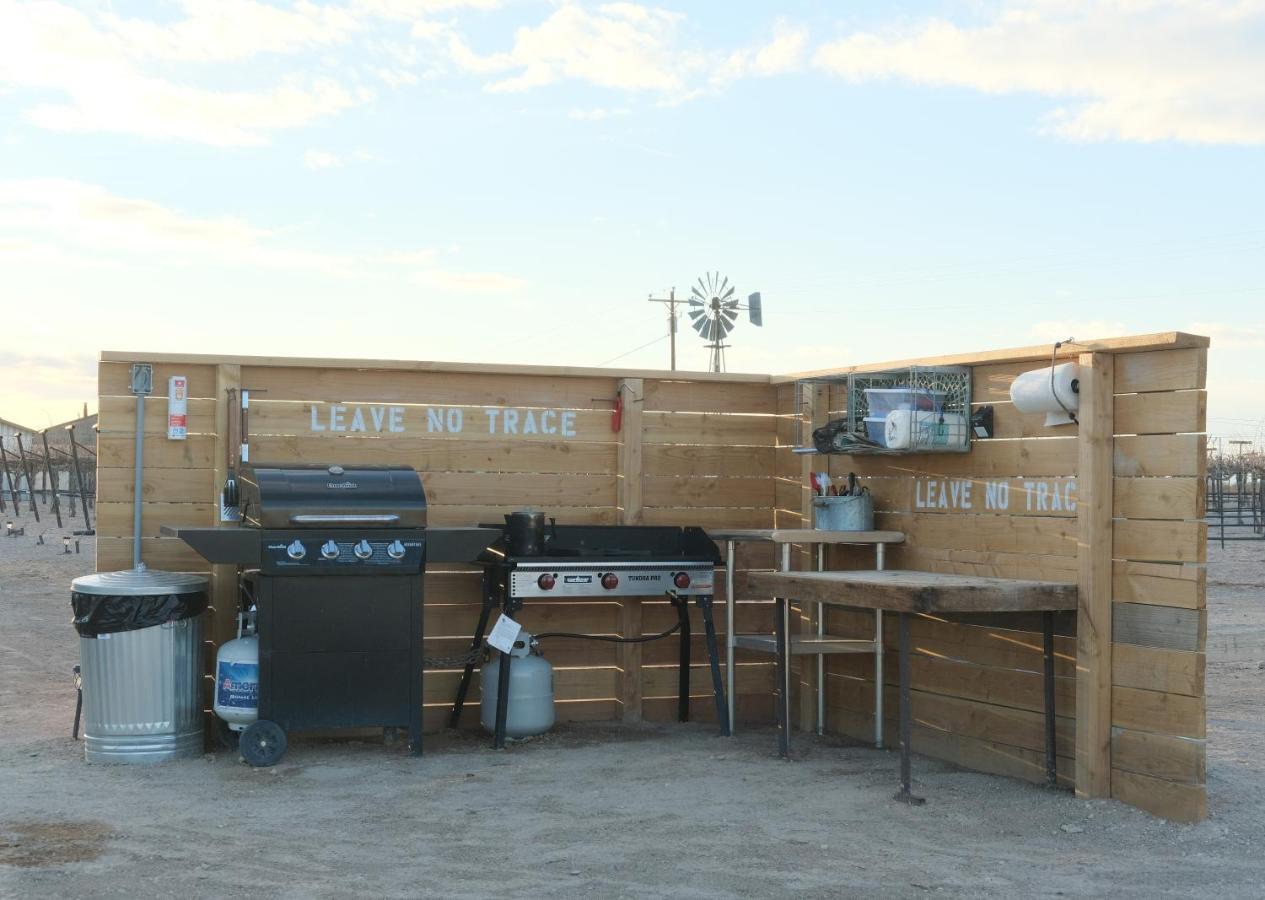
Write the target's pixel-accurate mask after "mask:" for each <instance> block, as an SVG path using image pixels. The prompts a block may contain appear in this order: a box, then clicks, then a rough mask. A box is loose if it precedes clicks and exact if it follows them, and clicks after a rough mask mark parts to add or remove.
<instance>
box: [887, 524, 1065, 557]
mask: <svg viewBox="0 0 1265 900" xmlns="http://www.w3.org/2000/svg"><path fill="white" fill-rule="evenodd" d="M967 522H969V526H967V525H966V524H965V523H967ZM874 524H875V527H877V528H881V529H885V530H888V531H900V532H904V534H905V543H906V544H907V545H909V546H910V547H913V548H919V547H923V546H926V547H934V548H938V549H953V550H978V551H986V552H989V553H1020V552H1022V553H1033V554H1039V555H1048V556H1067V557H1074V556H1076V552H1077V549H1076V548H1077V544H1076V541H1077V520H1075V519H1067V518H1057V517H1047V516H987V515H980V516H970V517H969V518H967V519H963V518H962V517H958V516H946V515H938V514H935V513H914V514H910V513H875V516H874Z"/></svg>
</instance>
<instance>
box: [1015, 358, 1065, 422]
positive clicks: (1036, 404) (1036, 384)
mask: <svg viewBox="0 0 1265 900" xmlns="http://www.w3.org/2000/svg"><path fill="white" fill-rule="evenodd" d="M1080 374H1081V367H1080V366H1079V365H1077V364H1076V363H1062V364H1061V365H1057V366H1055V367H1054V378H1053V382H1051V379H1050V368H1049V367H1048V366H1047V367H1046V368H1044V369H1033V370H1032V371H1031V372H1024V373H1023V374H1022V375H1020V376H1019V377H1018V378H1016V379H1015V380H1014V381H1012V382H1011V383H1010V399H1011V401H1012V402H1013V403H1014V404H1015V409H1017V410H1019V412H1021V413H1046V417H1045V424H1046V425H1047V426H1053V425H1067V424H1069V423H1071V422H1072V421H1073V419H1072V417H1071V416H1070V415H1068V414H1067V412H1065V408H1066V409H1067V410H1071V411H1072V412H1076V411H1077V410H1078V409H1079V408H1080V394H1079V393H1077V388H1078V386H1079V383H1080ZM1060 400H1061V401H1063V402H1062V405H1060V404H1059V401H1060Z"/></svg>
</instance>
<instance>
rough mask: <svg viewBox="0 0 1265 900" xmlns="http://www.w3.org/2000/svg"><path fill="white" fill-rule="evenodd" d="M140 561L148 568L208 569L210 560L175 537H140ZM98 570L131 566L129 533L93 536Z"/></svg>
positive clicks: (104, 570) (184, 570)
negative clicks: (116, 535)
mask: <svg viewBox="0 0 1265 900" xmlns="http://www.w3.org/2000/svg"><path fill="white" fill-rule="evenodd" d="M141 562H143V563H145V565H147V566H149V567H150V568H151V569H167V570H169V571H173V572H209V571H210V570H211V566H210V563H208V562H207V561H206V560H204V559H203V558H202V557H200V556H198V554H197V553H195V552H194V551H193V548H191V547H190V546H189V545H188V544H186V543H185V542H184V541H182V540H179V539H177V538H141ZM96 566H97V571H98V572H108V571H113V570H116V569H130V568H132V539H131V537H110V536H105V535H98V536H97V561H96Z"/></svg>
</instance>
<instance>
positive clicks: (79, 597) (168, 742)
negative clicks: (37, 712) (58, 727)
mask: <svg viewBox="0 0 1265 900" xmlns="http://www.w3.org/2000/svg"><path fill="white" fill-rule="evenodd" d="M73 591H74V595H75V599H76V604H77V605H76V614H77V616H78V612H79V608H80V607H81V606H83V605H84V604H85V603H91V602H93V601H96V600H100V601H102V602H108V603H110V604H112V609H111V613H112V615H113V619H114V620H113V621H112V622H111V624H110V625H109V626H107V627H109V628H110V629H111V630H109V631H102V632H101V633H96V634H92V635H91V636H89V635H88V634H86V633H85V632H87V631H91V630H93V629H92V628H91V626H90V625H88V624H85V625H83V626H82V627H80V626H81V623H80V621H79V619H78V618H77V619H76V626H77V627H79V628H80V635H81V637H80V640H79V657H80V666H81V668H82V676H83V723H84V727H83V734H84V758H85V759H86V760H87V761H88V762H92V763H108V762H120V763H150V762H162V761H164V760H169V759H180V758H183V757H190V756H199V755H201V753H202V746H203V745H202V722H203V714H202V705H203V704H202V615H201V610H202V609H204V608H205V606H206V595H207V579H206V578H204V577H201V576H196V575H185V574H181V573H176V572H149V571H145V570H143V569H142V570H139V571H136V570H133V571H127V572H107V573H101V574H97V575H88V576H85V577H83V578H77V579H75V581H74V585H73ZM107 598H108V599H107ZM129 606H130V607H131V609H132V610H135V611H138V612H139V613H140V614H138V615H136V617H135V622H136V623H138V624H144V625H145V627H135V628H130V629H127V626H126V625H125V624H123V623H121V622H120V621H119V619H120V617H126V616H127V615H128V610H129ZM155 610H159V613H158V614H160V615H163V616H164V617H166V618H167V619H168V620H167V621H163V622H161V623H160V624H148V619H147V616H151V615H153V614H154V611H155ZM192 610H196V612H193V614H189V613H190V612H191V611H192ZM125 629H126V630H125Z"/></svg>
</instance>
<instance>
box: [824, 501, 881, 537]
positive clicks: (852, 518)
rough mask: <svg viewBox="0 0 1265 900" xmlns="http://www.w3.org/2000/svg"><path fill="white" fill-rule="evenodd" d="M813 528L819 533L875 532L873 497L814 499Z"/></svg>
mask: <svg viewBox="0 0 1265 900" xmlns="http://www.w3.org/2000/svg"><path fill="white" fill-rule="evenodd" d="M813 527H814V528H816V529H818V530H819V531H873V530H874V497H873V495H871V494H870V493H868V492H866V493H863V494H854V495H850V496H847V497H814V498H813Z"/></svg>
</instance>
